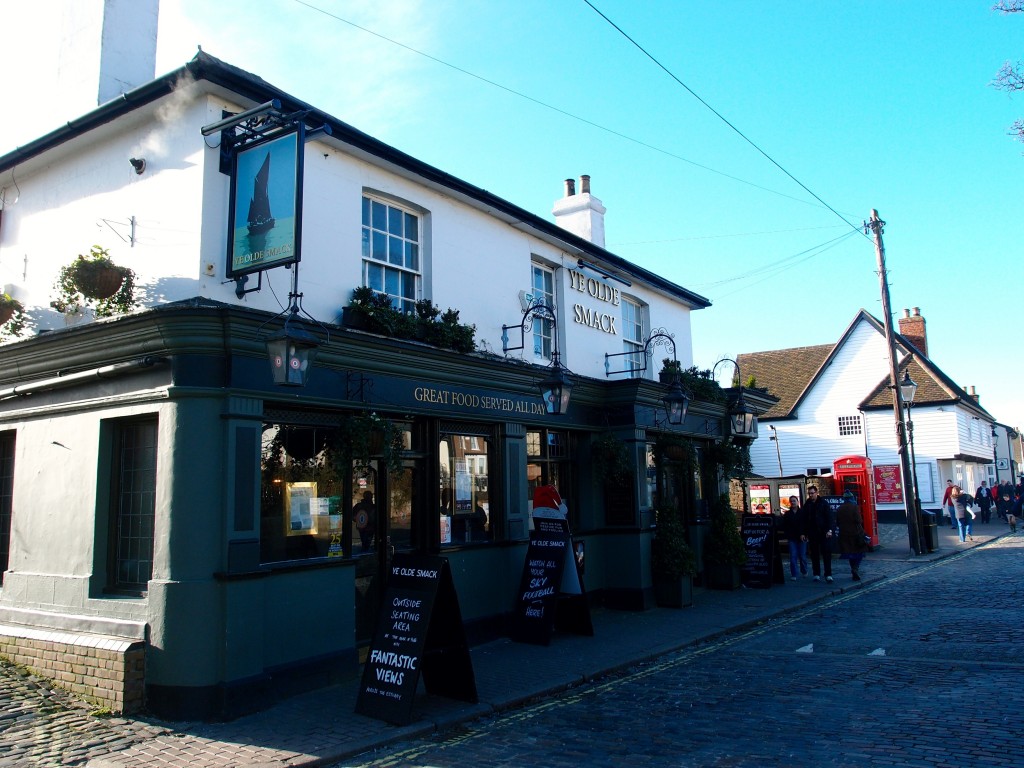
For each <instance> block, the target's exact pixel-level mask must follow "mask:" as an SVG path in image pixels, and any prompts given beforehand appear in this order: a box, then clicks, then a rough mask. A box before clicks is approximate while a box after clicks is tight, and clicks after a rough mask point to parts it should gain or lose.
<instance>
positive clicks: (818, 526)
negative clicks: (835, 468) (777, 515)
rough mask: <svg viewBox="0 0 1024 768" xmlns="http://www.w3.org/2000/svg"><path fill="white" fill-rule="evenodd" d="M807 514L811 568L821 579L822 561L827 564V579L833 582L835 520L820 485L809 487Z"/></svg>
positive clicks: (817, 579) (816, 578)
mask: <svg viewBox="0 0 1024 768" xmlns="http://www.w3.org/2000/svg"><path fill="white" fill-rule="evenodd" d="M804 512H806V514H807V540H808V544H809V545H810V546H809V547H808V548H809V549H810V555H811V568H812V570H813V571H814V580H815V581H821V571H822V561H824V565H825V581H827V582H828V583H829V584H831V583H832V529H833V528H835V520H834V519H833V516H832V508H831V507H830V506H829V504H828V502H827V501H825V500H824V499H823V498H821V497H820V496H819V495H818V486H816V485H811V486H808V488H807V501H806V503H805V504H804Z"/></svg>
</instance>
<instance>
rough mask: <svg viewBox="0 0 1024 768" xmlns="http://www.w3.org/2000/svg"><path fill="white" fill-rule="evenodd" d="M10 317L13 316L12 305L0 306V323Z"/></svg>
mask: <svg viewBox="0 0 1024 768" xmlns="http://www.w3.org/2000/svg"><path fill="white" fill-rule="evenodd" d="M12 317H14V307H13V306H10V305H9V306H0V325H3V324H4V323H6V322H7V321H8V320H10V319H11V318H12Z"/></svg>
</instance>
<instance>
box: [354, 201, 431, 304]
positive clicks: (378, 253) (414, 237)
mask: <svg viewBox="0 0 1024 768" xmlns="http://www.w3.org/2000/svg"><path fill="white" fill-rule="evenodd" d="M421 230H422V227H421V222H420V217H419V216H418V215H417V214H416V213H414V212H412V211H409V210H406V209H404V208H400V207H398V206H397V205H395V204H394V203H390V202H385V201H383V200H378V199H376V198H373V197H368V196H365V195H364V196H363V285H365V286H368V287H370V288H372V289H373V290H375V291H378V292H380V293H386V294H387V295H388V296H390V297H391V301H392V303H393V304H394V305H395V307H397V308H398V309H400V310H402V311H403V312H412V311H413V310H414V305H415V303H416V299H417V297H418V296H419V295H420V292H421V291H420V281H421V280H422V270H423V268H422V263H421V261H422V260H421V253H420V246H421V242H420V236H421V235H420V233H421Z"/></svg>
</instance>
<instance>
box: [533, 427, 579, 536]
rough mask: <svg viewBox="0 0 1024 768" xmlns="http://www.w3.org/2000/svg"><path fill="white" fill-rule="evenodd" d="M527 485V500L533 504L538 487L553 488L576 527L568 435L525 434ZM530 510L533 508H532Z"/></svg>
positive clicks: (576, 518)
mask: <svg viewBox="0 0 1024 768" xmlns="http://www.w3.org/2000/svg"><path fill="white" fill-rule="evenodd" d="M526 457H527V463H526V482H527V486H528V488H529V496H528V497H527V498H528V501H529V503H530V504H531V505H532V503H533V492H534V490H535V489H536V488H537V487H538V486H541V485H553V486H555V488H556V489H557V490H558V494H559V495H560V496H561V497H562V501H563V502H565V504H566V506H567V507H568V509H569V523H570V525H571V526H572V527H574V528H575V527H578V524H579V509H578V504H573V503H572V502H573V499H571V498H570V497H571V496H572V492H573V489H572V481H571V477H572V474H571V469H572V467H571V465H570V463H569V461H568V458H569V435H568V433H567V432H561V431H556V430H551V429H543V430H539V431H536V432H527V433H526ZM531 509H532V506H531Z"/></svg>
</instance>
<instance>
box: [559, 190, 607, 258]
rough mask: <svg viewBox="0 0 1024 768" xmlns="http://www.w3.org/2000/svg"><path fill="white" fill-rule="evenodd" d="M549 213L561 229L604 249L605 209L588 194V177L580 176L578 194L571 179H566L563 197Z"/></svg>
mask: <svg viewBox="0 0 1024 768" xmlns="http://www.w3.org/2000/svg"><path fill="white" fill-rule="evenodd" d="M551 212H552V213H553V214H554V215H555V223H556V224H557V225H558V226H560V227H561V228H562V229H565V230H568V231H569V232H572V233H573V234H574V235H577V236H579V237H582V238H583V239H584V240H589V241H590V242H592V243H593V244H594V245H596V246H599V247H601V248H604V213H605V207H604V206H603V205H602V204H601V201H600V200H598V199H597V198H596V197H594V196H593V195H592V194H590V177H589V176H580V191H579V193H578V194H577V192H576V183H575V182H574V181H573V180H572V179H566V180H565V197H563V198H562V199H561V200H556V201H555V207H554V209H553V210H552V211H551Z"/></svg>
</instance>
